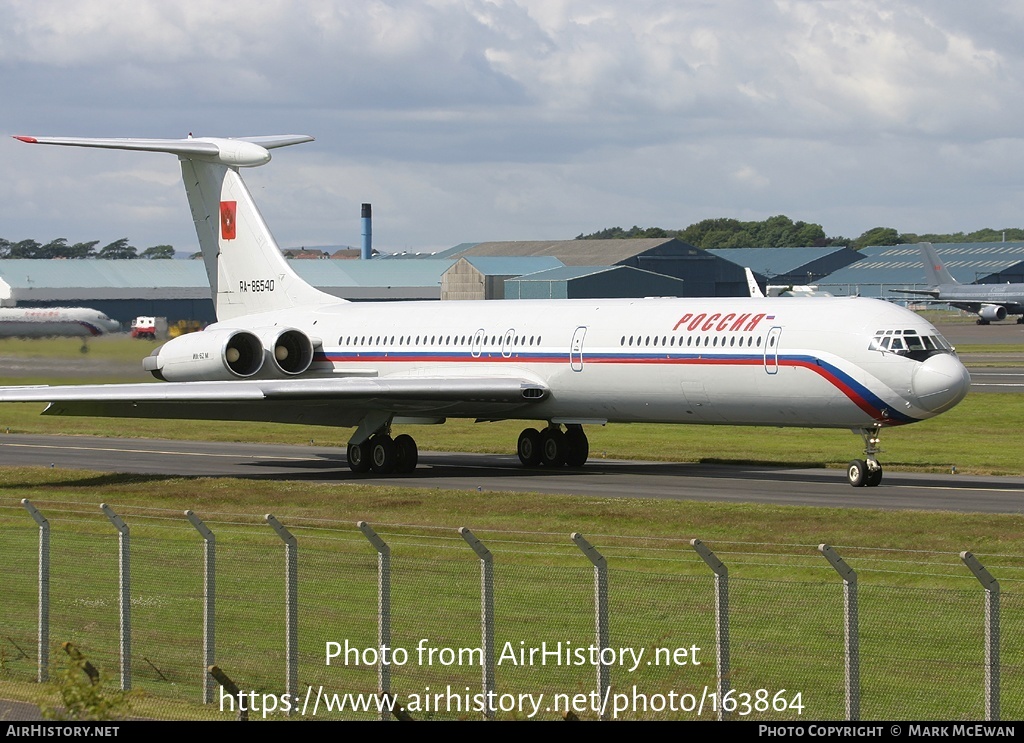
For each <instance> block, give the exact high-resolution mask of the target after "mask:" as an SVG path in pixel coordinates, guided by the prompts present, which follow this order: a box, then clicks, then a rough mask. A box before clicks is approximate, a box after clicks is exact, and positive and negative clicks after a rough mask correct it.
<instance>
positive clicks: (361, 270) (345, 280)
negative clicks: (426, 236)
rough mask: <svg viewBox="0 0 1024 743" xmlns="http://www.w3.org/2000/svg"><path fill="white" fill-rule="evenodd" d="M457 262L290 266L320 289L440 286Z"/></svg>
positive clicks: (323, 262)
mask: <svg viewBox="0 0 1024 743" xmlns="http://www.w3.org/2000/svg"><path fill="white" fill-rule="evenodd" d="M454 262H455V261H454V260H436V259H431V258H426V259H423V260H418V261H381V260H378V259H376V258H374V259H372V260H369V261H332V260H320V261H317V260H311V261H304V260H297V261H291V262H290V263H289V265H290V266H291V267H292V270H293V271H295V273H297V274H298V275H299V276H300V277H302V279H303V280H305V281H307V282H309V283H310V284H312V285H313V286H317V287H321V288H323V287H345V286H353V287H354V286H365V287H373V286H380V287H387V286H440V284H441V274H443V273H444V272H445V271H447V270H448V269H449V268H451V266H452V264H453V263H454Z"/></svg>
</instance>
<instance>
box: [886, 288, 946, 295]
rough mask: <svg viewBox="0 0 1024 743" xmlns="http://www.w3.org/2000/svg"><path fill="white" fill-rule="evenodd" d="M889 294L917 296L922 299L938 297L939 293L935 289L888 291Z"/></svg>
mask: <svg viewBox="0 0 1024 743" xmlns="http://www.w3.org/2000/svg"><path fill="white" fill-rule="evenodd" d="M889 291H891V292H896V293H897V294H918V295H920V296H923V297H938V296H939V292H938V290H936V289H890V290H889Z"/></svg>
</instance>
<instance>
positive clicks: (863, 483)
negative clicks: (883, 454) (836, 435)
mask: <svg viewBox="0 0 1024 743" xmlns="http://www.w3.org/2000/svg"><path fill="white" fill-rule="evenodd" d="M852 430H853V432H854V433H856V434H859V435H860V437H861V438H862V439H864V459H854V460H853V461H852V462H850V464H849V466H848V467H847V468H846V477H847V479H849V481H850V485H852V486H853V487H855V488H862V487H869V488H873V487H876V486H877V485H878V483H880V482H882V465H881V464H880V463H879V462H878V458H877V457H876V456H875V455H876V454H878V453H879V452H880V451H882V449H881V447H880V446H879V440H880V436H879V434H880V431H881V426H874V427H872V428H854V429H852Z"/></svg>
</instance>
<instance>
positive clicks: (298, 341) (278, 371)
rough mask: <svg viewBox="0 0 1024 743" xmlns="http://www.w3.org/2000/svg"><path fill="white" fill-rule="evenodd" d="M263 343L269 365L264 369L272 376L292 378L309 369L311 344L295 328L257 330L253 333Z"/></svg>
mask: <svg viewBox="0 0 1024 743" xmlns="http://www.w3.org/2000/svg"><path fill="white" fill-rule="evenodd" d="M255 332H256V333H258V334H259V336H260V339H261V340H262V341H263V347H264V348H265V349H266V353H267V358H269V359H270V363H269V364H265V366H264V369H265V370H266V371H267V372H268V373H273V374H274V375H284V376H287V377H294V376H295V375H297V374H302V373H303V372H305V371H306V370H307V369H309V366H310V364H312V363H313V342H312V341H311V340H310V339H309V336H307V335H306V334H305V333H303V332H302V331H301V330H296V329H295V328H258V329H256V331H255Z"/></svg>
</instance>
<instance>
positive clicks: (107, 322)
mask: <svg viewBox="0 0 1024 743" xmlns="http://www.w3.org/2000/svg"><path fill="white" fill-rule="evenodd" d="M120 329H121V324H120V323H119V322H117V320H111V319H110V318H109V317H107V316H106V315H104V314H103V313H102V312H99V311H98V310H94V309H90V308H89V307H0V338H49V337H54V336H62V337H73V338H83V339H86V338H93V337H95V336H98V335H103V334H104V333H116V332H118V331H119V330H120ZM82 350H86V347H85V345H83V346H82Z"/></svg>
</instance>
